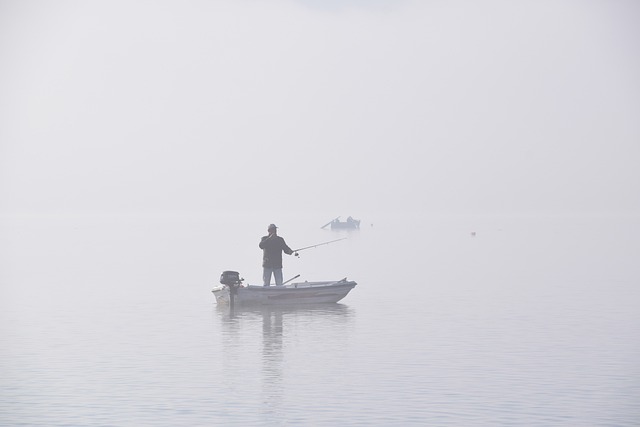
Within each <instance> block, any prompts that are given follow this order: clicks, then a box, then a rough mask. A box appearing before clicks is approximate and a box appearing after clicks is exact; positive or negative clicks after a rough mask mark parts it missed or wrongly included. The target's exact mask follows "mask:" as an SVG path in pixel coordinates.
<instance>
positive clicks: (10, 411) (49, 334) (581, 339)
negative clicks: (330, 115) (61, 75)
mask: <svg viewBox="0 0 640 427" xmlns="http://www.w3.org/2000/svg"><path fill="white" fill-rule="evenodd" d="M329 219H331V217H329V218H324V217H321V218H305V217H303V216H298V217H291V218H255V217H251V216H250V215H247V216H245V217H242V218H193V217H189V218H158V217H153V218H144V217H108V216H105V217H78V218H46V219H43V218H30V219H24V218H23V219H16V218H4V219H2V220H1V221H0V292H1V293H0V297H1V300H0V345H1V347H0V374H1V383H0V424H2V425H16V426H17V425H25V426H63V425H64V426H141V425H144V426H177V425H184V426H212V425H238V426H241V425H242V426H246V425H265V426H273V425H292V426H299V425H326V426H336V425H340V426H356V425H360V426H371V425H376V426H377V425H381V426H385V425H402V426H407V425H420V426H422V425H451V426H461V425H464V426H476V425H478V426H486V425H488V426H494V425H522V426H536V425H539V426H550V425H553V426H559V425H562V426H565V425H567V426H631V425H640V421H639V420H640V398H639V397H638V396H640V339H639V338H640V309H639V307H640V291H639V286H640V262H638V260H639V259H640V257H639V255H640V220H639V219H638V218H635V219H634V218H631V219H630V218H626V219H625V218H542V217H537V218H447V219H442V218H440V219H421V220H411V221H407V222H402V221H399V220H397V219H394V218H376V220H375V221H372V220H369V219H367V218H362V219H363V228H362V229H361V230H360V231H359V232H351V233H349V232H332V231H330V230H321V229H320V226H321V225H322V224H324V223H325V222H326V221H328V220H329ZM270 222H276V223H277V224H278V225H279V226H280V234H281V235H282V236H283V237H284V238H285V239H286V240H287V242H288V243H289V244H290V246H292V247H294V248H298V247H304V246H309V245H313V244H316V243H321V242H325V241H328V240H332V239H336V238H339V237H345V236H346V237H348V239H346V240H344V241H341V242H336V243H333V244H330V245H325V246H321V247H318V248H313V249H309V250H305V251H302V252H300V255H301V257H300V258H299V259H296V258H293V257H285V274H284V275H285V279H288V278H290V277H293V276H294V275H296V274H300V275H301V277H300V279H303V280H304V279H307V280H325V279H326V280H331V279H340V278H342V277H345V276H346V277H348V278H349V279H353V280H356V281H357V282H358V283H359V285H358V286H357V287H356V288H355V289H354V290H353V291H352V292H351V293H350V294H349V295H348V296H347V298H346V299H344V300H343V301H342V302H341V303H339V304H336V305H329V306H313V307H303V308H288V309H271V310H257V309H256V310H236V311H235V312H233V313H231V312H230V311H229V309H228V308H226V307H218V306H217V305H216V304H215V299H214V297H213V295H212V294H211V292H210V290H211V288H212V287H213V286H215V285H216V284H217V281H218V278H219V275H220V273H221V272H222V271H223V270H237V271H240V273H241V274H242V276H243V277H244V278H245V281H246V282H249V283H258V282H259V280H260V274H261V272H260V257H261V253H260V250H259V249H258V247H257V244H258V241H259V238H260V236H262V235H263V233H264V231H265V230H264V228H265V227H266V225H267V224H268V223H270ZM371 222H373V226H372V225H371ZM472 232H475V233H476V235H475V236H472V235H471V233H472Z"/></svg>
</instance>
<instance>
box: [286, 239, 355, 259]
mask: <svg viewBox="0 0 640 427" xmlns="http://www.w3.org/2000/svg"><path fill="white" fill-rule="evenodd" d="M345 239H346V237H343V238H342V239H336V240H331V241H329V242H324V243H318V244H317V245H311V246H305V247H304V248H300V249H294V251H293V253H294V255H295V256H298V252H299V251H304V250H305V249H311V248H316V247H318V246H322V245H328V244H329V243H333V242H339V241H340V240H345Z"/></svg>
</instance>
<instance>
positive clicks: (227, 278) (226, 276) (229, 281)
mask: <svg viewBox="0 0 640 427" xmlns="http://www.w3.org/2000/svg"><path fill="white" fill-rule="evenodd" d="M242 280H243V279H241V278H240V273H238V272H237V271H223V272H222V274H221V275H220V283H222V284H223V285H227V286H229V287H232V286H237V285H239V284H240V283H242Z"/></svg>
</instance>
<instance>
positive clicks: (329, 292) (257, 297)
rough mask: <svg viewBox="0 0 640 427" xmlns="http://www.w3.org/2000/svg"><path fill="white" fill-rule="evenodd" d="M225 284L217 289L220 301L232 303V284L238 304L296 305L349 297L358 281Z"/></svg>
mask: <svg viewBox="0 0 640 427" xmlns="http://www.w3.org/2000/svg"><path fill="white" fill-rule="evenodd" d="M239 282H240V280H238V283H237V284H236V285H233V284H223V285H221V286H216V287H215V288H213V290H212V292H213V295H215V297H216V302H217V303H218V304H229V303H230V297H231V296H230V289H231V288H230V286H235V292H236V293H235V296H234V303H235V304H237V305H296V304H320V303H335V302H338V301H340V300H341V299H343V298H344V297H346V296H347V294H348V293H349V292H350V291H351V289H353V288H355V287H356V285H357V283H356V282H354V281H353V280H347V278H346V277H345V278H344V279H341V280H334V281H323V282H299V283H290V284H285V285H282V286H262V285H243V284H240V283H239Z"/></svg>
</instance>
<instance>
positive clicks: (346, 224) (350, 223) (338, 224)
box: [320, 217, 360, 230]
mask: <svg viewBox="0 0 640 427" xmlns="http://www.w3.org/2000/svg"><path fill="white" fill-rule="evenodd" d="M328 225H331V229H332V230H345V229H346V230H355V229H359V228H360V220H359V219H353V218H352V217H349V218H347V220H346V221H340V217H337V218H335V219H332V220H331V221H330V222H328V223H326V224H325V225H323V226H322V227H320V228H325V227H326V226H328Z"/></svg>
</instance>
